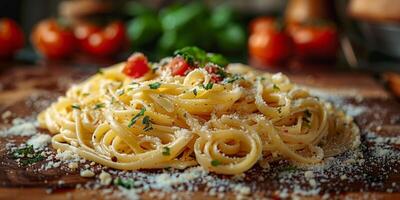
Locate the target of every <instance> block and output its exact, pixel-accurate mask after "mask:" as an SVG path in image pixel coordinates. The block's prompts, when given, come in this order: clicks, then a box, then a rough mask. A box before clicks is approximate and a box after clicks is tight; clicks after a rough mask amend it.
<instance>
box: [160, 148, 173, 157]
mask: <svg viewBox="0 0 400 200" xmlns="http://www.w3.org/2000/svg"><path fill="white" fill-rule="evenodd" d="M162 155H164V156H169V155H171V152H170V148H169V147H164V148H163V152H162Z"/></svg>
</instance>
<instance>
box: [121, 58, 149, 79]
mask: <svg viewBox="0 0 400 200" xmlns="http://www.w3.org/2000/svg"><path fill="white" fill-rule="evenodd" d="M149 70H150V67H149V64H148V61H147V58H146V56H145V55H143V54H142V53H134V54H132V55H131V56H130V57H129V58H128V61H127V62H126V64H125V67H124V69H123V72H124V74H126V75H127V76H130V77H132V78H140V77H142V76H144V75H145V74H146V73H147V72H148V71H149Z"/></svg>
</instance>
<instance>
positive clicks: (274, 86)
mask: <svg viewBox="0 0 400 200" xmlns="http://www.w3.org/2000/svg"><path fill="white" fill-rule="evenodd" d="M272 89H274V91H280V90H281V88H279V87H278V86H277V85H276V84H274V85H272Z"/></svg>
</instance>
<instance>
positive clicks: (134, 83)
mask: <svg viewBox="0 0 400 200" xmlns="http://www.w3.org/2000/svg"><path fill="white" fill-rule="evenodd" d="M129 85H140V83H138V82H135V81H133V82H132V83H129Z"/></svg>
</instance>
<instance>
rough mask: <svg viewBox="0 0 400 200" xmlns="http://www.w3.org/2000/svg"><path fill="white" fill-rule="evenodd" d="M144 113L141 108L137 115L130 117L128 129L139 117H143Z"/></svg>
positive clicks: (143, 109) (144, 110)
mask: <svg viewBox="0 0 400 200" xmlns="http://www.w3.org/2000/svg"><path fill="white" fill-rule="evenodd" d="M145 112H146V108H142V109H141V110H140V112H139V113H138V114H136V115H135V116H133V117H132V119H131V121H130V122H129V124H128V127H129V128H130V127H132V126H133V125H134V124H135V123H136V121H137V120H138V119H139V117H141V116H143V115H144V113H145Z"/></svg>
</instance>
